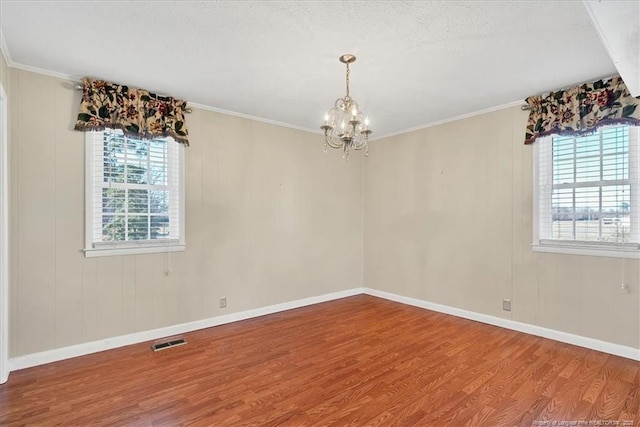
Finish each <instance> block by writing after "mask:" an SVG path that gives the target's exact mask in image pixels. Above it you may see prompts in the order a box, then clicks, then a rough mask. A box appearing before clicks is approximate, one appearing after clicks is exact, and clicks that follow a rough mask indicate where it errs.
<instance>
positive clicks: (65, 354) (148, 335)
mask: <svg viewBox="0 0 640 427" xmlns="http://www.w3.org/2000/svg"><path fill="white" fill-rule="evenodd" d="M362 293H363V290H362V288H353V289H349V290H346V291H340V292H333V293H330V294H325V295H319V296H316V297H310V298H304V299H299V300H296V301H289V302H284V303H281V304H275V305H270V306H267V307H261V308H256V309H252V310H246V311H241V312H239V313H232V314H226V315H223V316H216V317H211V318H208V319H203V320H196V321H194V322H188V323H181V324H179V325H173V326H167V327H165V328H159V329H153V330H150V331H143V332H135V333H133V334H128V335H122V336H119V337H114V338H107V339H104V340H99V341H93V342H88V343H84V344H77V345H72V346H69V347H62V348H56V349H54V350H47V351H42V352H39V353H32V354H27V355H25V356H18V357H14V358H11V359H9V369H10V370H11V371H17V370H20V369H26V368H31V367H33V366H38V365H44V364H45V363H51V362H57V361H59V360H64V359H70V358H72V357H78V356H84V355H87V354H91V353H97V352H99V351H104V350H111V349H113V348H117V347H123V346H125V345H131V344H138V343H141V342H145V341H152V340H157V339H159V338H164V337H170V336H172V335H178V334H185V333H187V332H192V331H196V330H198V329H205V328H211V327H213V326H218V325H224V324H226V323H233V322H237V321H240V320H246V319H251V318H253V317H259V316H264V315H267V314H273V313H278V312H281V311H286V310H291V309H294V308H300V307H304V306H307V305H313V304H318V303H321V302H326V301H331V300H335V299H340V298H345V297H350V296H353V295H359V294H362Z"/></svg>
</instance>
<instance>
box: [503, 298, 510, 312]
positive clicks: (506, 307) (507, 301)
mask: <svg viewBox="0 0 640 427" xmlns="http://www.w3.org/2000/svg"><path fill="white" fill-rule="evenodd" d="M502 309H503V310H504V311H511V300H510V299H503V300H502Z"/></svg>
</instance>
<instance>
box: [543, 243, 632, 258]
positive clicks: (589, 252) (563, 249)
mask: <svg viewBox="0 0 640 427" xmlns="http://www.w3.org/2000/svg"><path fill="white" fill-rule="evenodd" d="M531 249H532V250H533V252H544V253H554V254H565V255H586V256H600V257H608V258H632V259H640V250H637V249H622V248H620V249H614V248H603V247H590V246H580V245H575V246H574V245H553V244H544V245H540V244H537V245H536V244H533V245H531Z"/></svg>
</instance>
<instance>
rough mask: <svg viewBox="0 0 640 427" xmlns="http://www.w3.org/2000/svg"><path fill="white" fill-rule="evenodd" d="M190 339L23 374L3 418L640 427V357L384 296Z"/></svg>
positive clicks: (9, 388) (8, 389)
mask: <svg viewBox="0 0 640 427" xmlns="http://www.w3.org/2000/svg"><path fill="white" fill-rule="evenodd" d="M185 337H186V339H187V341H188V344H187V345H185V346H181V347H176V348H172V349H169V350H165V351H161V352H157V353H153V352H152V351H151V350H150V343H147V344H139V345H133V346H129V347H124V348H120V349H115V350H111V351H106V352H102V353H98V354H94V355H89V356H83V357H78V358H75V359H70V360H65V361H62V362H57V363H52V364H48V365H43V366H38V367H34V368H30V369H25V370H22V371H17V372H13V373H12V374H11V376H10V378H9V382H8V383H6V384H5V385H3V386H0V425H2V426H18V425H46V426H48V425H64V426H86V425H92V426H93V425H149V426H151V425H153V426H156V425H158V426H178V425H196V426H364V425H367V426H373V425H379V426H464V425H469V426H532V425H549V426H551V425H554V424H552V422H553V421H556V422H558V424H556V425H572V424H560V422H561V421H563V422H572V421H575V422H576V424H573V425H598V424H594V422H598V421H600V422H603V423H602V424H599V425H620V426H623V425H627V426H631V425H633V426H636V427H640V372H639V369H638V368H639V365H640V363H638V362H636V361H633V360H629V359H624V358H621V357H616V356H611V355H608V354H604V353H599V352H596V351H592V350H587V349H584V348H580V347H574V346H571V345H567V344H562V343H558V342H555V341H550V340H546V339H543V338H538V337H534V336H530V335H525V334H522V333H518V332H514V331H509V330H506V329H501V328H497V327H493V326H488V325H484V324H481V323H476V322H472V321H468V320H464V319H459V318H456V317H452V316H447V315H444V314H440V313H435V312H431V311H428V310H423V309H419V308H415V307H410V306H406V305H402V304H398V303H394V302H390V301H385V300H382V299H378V298H375V297H371V296H365V295H359V296H355V297H350V298H345V299H341V300H337V301H331V302H328V303H323V304H318V305H314V306H310V307H305V308H301V309H297V310H291V311H287V312H283V313H278V314H274V315H270V316H264V317H261V318H256V319H251V320H247V321H243V322H237V323H233V324H229V325H224V326H218V327H215V328H210V329H205V330H201V331H197V332H193V333H189V334H186V335H185ZM545 421H547V422H548V423H545ZM607 421H608V422H610V424H604V422H607ZM578 422H581V423H585V422H586V423H591V424H577V423H578ZM614 422H618V423H619V424H615V423H614Z"/></svg>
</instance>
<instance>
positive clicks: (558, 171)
mask: <svg viewBox="0 0 640 427" xmlns="http://www.w3.org/2000/svg"><path fill="white" fill-rule="evenodd" d="M573 174H574V161H573V159H571V160H559V161H557V162H553V183H554V184H569V183H572V182H574V178H573Z"/></svg>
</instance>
